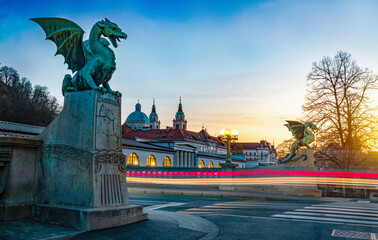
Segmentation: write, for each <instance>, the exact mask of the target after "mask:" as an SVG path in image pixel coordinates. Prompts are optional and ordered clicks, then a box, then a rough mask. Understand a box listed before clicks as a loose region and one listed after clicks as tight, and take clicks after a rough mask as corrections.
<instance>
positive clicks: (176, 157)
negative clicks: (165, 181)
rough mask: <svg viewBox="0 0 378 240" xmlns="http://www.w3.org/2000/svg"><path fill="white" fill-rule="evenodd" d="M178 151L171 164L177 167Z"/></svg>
mask: <svg viewBox="0 0 378 240" xmlns="http://www.w3.org/2000/svg"><path fill="white" fill-rule="evenodd" d="M179 153H180V152H179V151H176V153H175V157H174V160H173V164H172V166H174V167H177V166H178V162H179Z"/></svg>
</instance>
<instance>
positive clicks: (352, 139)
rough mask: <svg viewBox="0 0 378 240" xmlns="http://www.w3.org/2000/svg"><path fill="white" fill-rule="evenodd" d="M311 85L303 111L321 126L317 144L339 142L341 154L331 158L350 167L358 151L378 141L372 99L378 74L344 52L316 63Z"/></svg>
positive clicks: (338, 164)
mask: <svg viewBox="0 0 378 240" xmlns="http://www.w3.org/2000/svg"><path fill="white" fill-rule="evenodd" d="M307 84H308V91H307V96H306V102H305V104H304V105H303V110H304V112H305V113H306V118H307V120H308V121H312V122H314V123H315V124H316V125H317V126H318V127H319V128H320V129H321V131H319V132H318V134H317V143H318V145H319V144H320V145H322V146H323V148H324V147H326V146H328V145H329V144H331V143H336V144H338V145H339V146H340V151H339V154H338V157H333V158H330V160H331V161H333V162H334V163H335V164H336V165H337V166H339V167H340V168H343V169H346V170H350V169H351V168H352V167H353V166H354V165H355V164H356V161H355V158H356V154H357V153H358V154H359V153H361V151H368V150H371V149H372V148H373V147H374V145H376V143H377V140H378V136H377V133H378V126H377V117H376V112H375V110H374V108H372V107H371V101H370V98H369V97H370V96H371V95H372V94H373V93H376V90H377V87H378V81H377V77H376V76H375V75H373V74H372V72H371V71H369V70H368V69H366V68H361V67H359V66H358V65H357V63H356V62H355V61H354V60H352V58H351V55H350V54H348V53H345V52H342V51H340V52H338V53H337V54H336V55H335V57H334V58H333V59H332V58H330V57H324V58H323V59H321V60H320V61H319V62H314V63H313V65H312V71H311V72H310V73H309V74H308V76H307ZM358 161H359V162H360V160H358Z"/></svg>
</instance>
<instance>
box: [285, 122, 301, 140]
mask: <svg viewBox="0 0 378 240" xmlns="http://www.w3.org/2000/svg"><path fill="white" fill-rule="evenodd" d="M286 122H287V123H288V124H285V126H286V127H287V128H289V130H290V131H291V133H292V134H293V136H294V137H295V138H296V139H302V138H304V130H305V128H306V127H305V126H304V124H303V123H301V122H298V121H288V120H286Z"/></svg>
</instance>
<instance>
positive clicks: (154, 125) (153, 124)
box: [150, 99, 160, 129]
mask: <svg viewBox="0 0 378 240" xmlns="http://www.w3.org/2000/svg"><path fill="white" fill-rule="evenodd" d="M150 128H151V129H160V121H159V116H158V115H157V113H156V106H155V99H154V101H153V104H152V110H151V113H150Z"/></svg>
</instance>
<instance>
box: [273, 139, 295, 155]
mask: <svg viewBox="0 0 378 240" xmlns="http://www.w3.org/2000/svg"><path fill="white" fill-rule="evenodd" d="M294 142H295V139H294V138H290V139H286V140H284V141H283V142H281V143H280V144H278V145H277V147H276V151H277V157H278V158H285V157H286V156H287V155H289V154H290V150H291V145H292V144H293V143H294Z"/></svg>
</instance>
